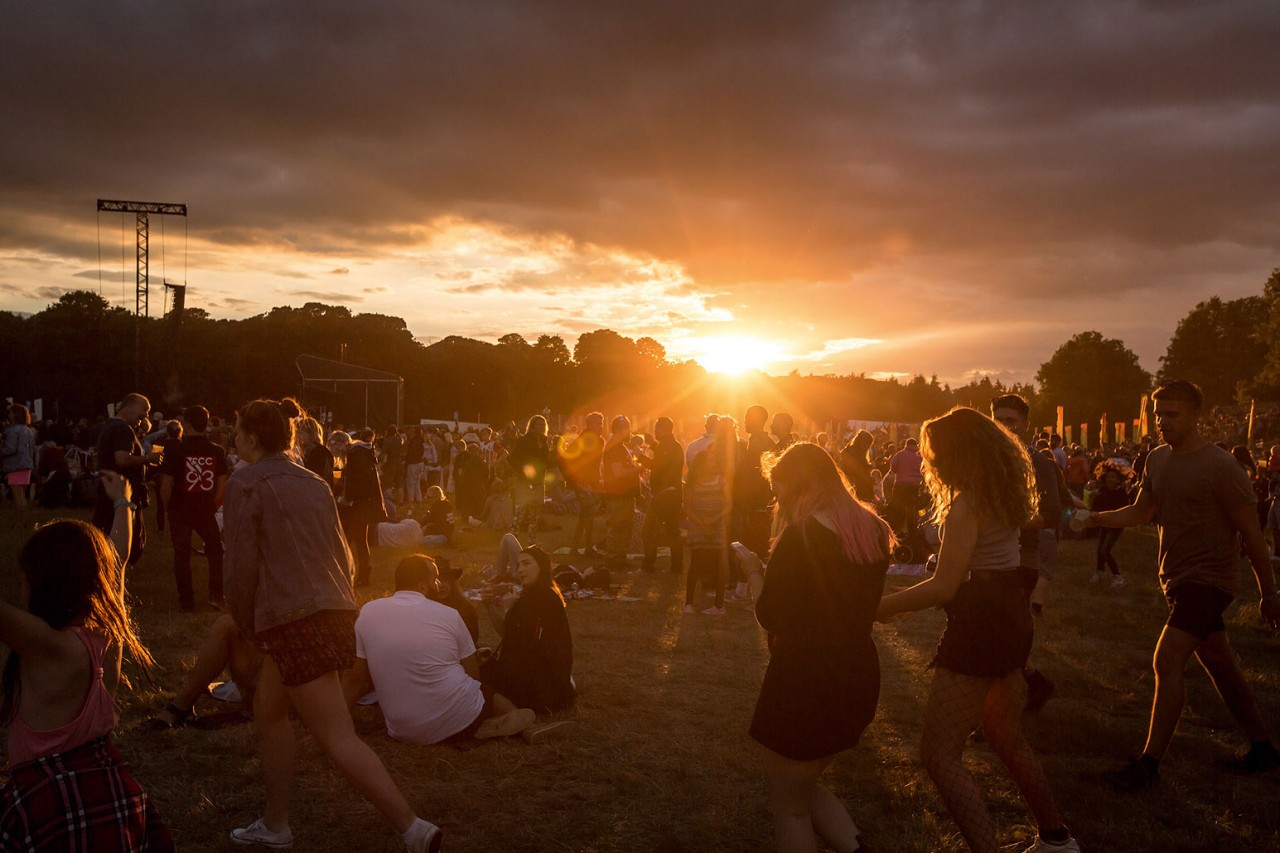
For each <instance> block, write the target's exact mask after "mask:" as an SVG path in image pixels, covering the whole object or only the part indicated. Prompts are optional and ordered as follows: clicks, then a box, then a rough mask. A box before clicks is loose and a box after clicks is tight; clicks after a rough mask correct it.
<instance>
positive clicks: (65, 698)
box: [0, 471, 174, 853]
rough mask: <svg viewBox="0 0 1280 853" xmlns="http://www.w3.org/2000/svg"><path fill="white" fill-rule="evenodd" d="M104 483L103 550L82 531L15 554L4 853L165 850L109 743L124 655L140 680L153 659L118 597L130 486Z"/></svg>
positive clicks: (8, 639)
mask: <svg viewBox="0 0 1280 853" xmlns="http://www.w3.org/2000/svg"><path fill="white" fill-rule="evenodd" d="M101 482H102V489H103V491H104V494H105V496H106V498H107V499H108V500H109V501H111V502H112V503H113V504H114V512H115V518H114V520H113V522H112V526H111V540H110V541H108V540H107V537H105V536H103V535H102V533H101V531H99V530H98V529H97V528H95V527H92V526H90V525H88V524H85V523H84V522H82V521H72V520H68V519H62V520H59V521H54V522H51V523H49V524H46V525H44V526H43V527H41V528H40V529H38V530H37V531H36V532H35V533H33V534H32V535H31V538H29V539H28V540H27V541H26V543H25V544H24V545H23V546H22V550H21V552H20V553H19V554H18V566H19V568H20V569H21V572H22V584H23V587H24V592H25V597H26V599H27V609H26V610H21V609H19V608H17V607H14V606H13V605H11V604H8V603H4V602H0V642H3V643H4V644H5V645H6V646H8V647H9V659H8V661H7V662H6V663H5V667H4V675H3V677H2V679H0V685H2V686H3V698H2V700H0V718H2V719H3V720H4V722H5V724H6V725H7V726H8V727H9V761H10V763H11V765H12V769H11V771H10V777H9V781H8V782H7V783H6V784H5V786H4V789H3V791H0V844H3V847H4V849H5V850H21V851H32V853H35V851H45V850H150V851H167V850H173V849H174V843H173V837H172V836H171V835H170V833H169V830H168V828H167V827H166V826H165V825H164V822H163V821H161V820H160V816H159V815H158V814H157V812H156V809H155V806H154V804H153V803H152V802H151V799H150V798H149V797H148V796H147V793H146V791H144V790H143V789H142V787H141V786H140V785H139V784H138V783H137V782H136V781H134V779H133V776H132V775H131V774H130V772H129V768H128V765H127V764H125V763H124V760H123V759H122V758H121V757H120V753H119V752H117V751H116V749H115V747H114V746H112V744H111V732H112V730H113V729H114V728H115V725H116V722H117V721H118V720H119V717H120V709H119V708H118V707H117V706H116V702H115V693H116V689H117V687H118V686H119V685H120V681H121V678H122V676H121V673H120V665H121V659H122V657H123V654H124V652H126V651H127V652H128V653H129V657H130V658H132V659H133V661H134V662H135V663H137V664H139V665H140V666H142V667H143V669H144V670H147V671H149V670H150V668H151V666H152V660H151V654H150V653H149V652H148V651H147V649H146V647H144V646H143V645H142V642H141V641H140V640H139V639H138V635H137V634H136V632H135V629H134V626H133V621H132V619H131V617H130V615H129V606H128V604H127V603H126V601H125V594H124V574H125V573H124V566H125V565H126V563H127V562H128V557H129V546H130V534H131V530H132V526H133V513H134V511H135V510H134V507H133V504H132V503H131V501H130V499H129V498H130V494H129V493H130V487H129V483H128V481H126V480H125V479H124V477H122V476H121V475H120V474H117V473H116V472H114V471H103V472H102V481H101ZM113 544H114V546H115V548H114V549H113V548H112V545H113ZM126 683H127V682H126Z"/></svg>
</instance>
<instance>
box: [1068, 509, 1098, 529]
mask: <svg viewBox="0 0 1280 853" xmlns="http://www.w3.org/2000/svg"><path fill="white" fill-rule="evenodd" d="M1091 515H1093V513H1091V512H1089V510H1087V509H1078V510H1076V511H1075V512H1073V513H1072V514H1071V521H1070V522H1069V525H1070V527H1071V529H1072V530H1074V531H1075V532H1076V533H1080V532H1081V531H1083V530H1084V529H1085V528H1086V527H1088V522H1089V516H1091Z"/></svg>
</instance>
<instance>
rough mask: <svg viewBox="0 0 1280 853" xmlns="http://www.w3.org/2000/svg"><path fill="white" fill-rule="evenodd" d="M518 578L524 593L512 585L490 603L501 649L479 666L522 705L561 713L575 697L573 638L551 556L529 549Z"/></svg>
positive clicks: (521, 560) (497, 688)
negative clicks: (554, 578) (554, 577)
mask: <svg viewBox="0 0 1280 853" xmlns="http://www.w3.org/2000/svg"><path fill="white" fill-rule="evenodd" d="M512 538H514V537H512ZM503 539H504V540H505V539H506V537H503ZM516 578H517V580H519V581H520V583H521V584H522V586H523V589H522V590H519V591H517V589H516V588H514V587H511V588H509V589H508V590H507V591H505V592H504V593H502V594H501V595H498V596H495V597H494V598H493V599H492V600H490V601H489V602H487V604H486V607H487V610H488V613H489V617H490V618H491V619H492V620H493V623H494V627H495V628H497V630H498V633H499V634H500V635H501V636H502V645H500V646H499V647H498V651H497V653H496V654H495V655H494V657H493V659H492V660H490V661H488V662H487V663H486V664H485V665H484V666H483V667H482V668H481V680H482V681H484V683H485V684H486V685H488V686H490V687H491V688H492V689H493V690H494V691H496V692H498V693H501V694H502V695H503V696H507V697H510V699H511V701H512V702H515V703H516V704H517V705H520V706H521V707H525V708H533V709H534V710H536V711H538V712H539V713H551V712H554V711H559V710H561V709H563V708H567V707H568V706H569V705H570V704H572V702H573V698H574V693H575V690H574V684H573V678H572V676H571V673H572V670H573V638H572V636H571V635H570V632H569V618H568V616H567V615H566V614H565V610H564V598H563V597H561V595H560V589H559V587H557V586H556V582H555V581H554V580H553V579H552V576H551V557H550V556H549V555H548V554H547V553H546V552H545V551H543V550H542V549H541V548H539V547H538V546H536V545H534V546H532V547H530V548H525V549H524V550H523V551H521V552H520V554H519V557H518V558H517V560H516Z"/></svg>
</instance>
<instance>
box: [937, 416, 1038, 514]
mask: <svg viewBox="0 0 1280 853" xmlns="http://www.w3.org/2000/svg"><path fill="white" fill-rule="evenodd" d="M920 455H921V457H922V459H923V460H924V464H923V466H922V470H923V473H924V483H925V487H926V488H927V489H928V490H929V494H930V495H931V496H932V497H933V513H934V518H935V519H936V520H937V521H938V523H939V524H941V523H943V522H945V521H946V520H947V514H948V513H949V512H950V511H951V507H952V506H953V505H954V504H955V500H956V496H957V495H959V494H960V493H962V492H963V493H964V494H965V495H966V496H967V498H968V500H969V501H971V502H972V505H973V508H974V510H975V511H976V512H977V513H978V515H979V516H981V517H982V518H984V519H986V520H988V521H991V522H996V523H1000V524H1005V525H1008V526H1009V527H1025V526H1026V525H1027V523H1028V522H1029V521H1031V519H1032V518H1034V517H1035V514H1036V511H1037V508H1038V505H1039V495H1038V494H1037V492H1036V475H1035V468H1034V467H1032V464H1031V457H1030V456H1029V455H1028V454H1027V449H1026V448H1025V447H1023V446H1022V442H1020V441H1018V439H1017V438H1015V437H1014V435H1013V433H1011V432H1009V431H1008V430H1007V429H1005V428H1004V427H1003V426H1001V425H1000V424H998V423H996V422H995V421H993V420H992V419H991V418H989V417H987V416H986V415H984V414H982V413H981V412H979V411H977V410H975V409H970V408H966V407H965V406H956V407H955V408H954V409H952V410H951V411H949V412H947V413H946V414H945V415H942V416H941V417H937V418H934V419H932V420H928V421H925V422H924V426H922V427H921V428H920Z"/></svg>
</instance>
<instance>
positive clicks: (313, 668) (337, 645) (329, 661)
mask: <svg viewBox="0 0 1280 853" xmlns="http://www.w3.org/2000/svg"><path fill="white" fill-rule="evenodd" d="M356 615H357V613H356V611H354V610H321V611H319V612H318V613H312V614H311V615H310V616H305V617H303V618H302V619H299V620H298V621H297V622H289V623H288V624H286V625H278V626H276V627H275V628H268V629H267V630H266V631H263V632H261V633H260V634H258V642H259V643H260V644H261V645H262V651H263V653H264V654H267V655H270V657H271V659H272V660H273V661H275V662H276V667H277V668H278V669H279V670H280V680H281V681H282V682H283V683H284V686H285V687H299V686H301V685H303V684H306V683H307V682H309V681H315V680H316V679H317V678H319V677H320V676H322V675H324V674H325V673H326V672H333V671H335V670H339V671H340V670H344V669H350V668H351V667H352V665H354V664H355V662H356Z"/></svg>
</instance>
